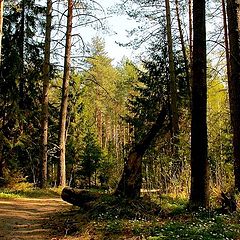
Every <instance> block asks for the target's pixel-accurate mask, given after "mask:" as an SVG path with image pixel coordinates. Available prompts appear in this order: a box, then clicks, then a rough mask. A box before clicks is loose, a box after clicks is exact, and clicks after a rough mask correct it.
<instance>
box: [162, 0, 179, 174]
mask: <svg viewBox="0 0 240 240" xmlns="http://www.w3.org/2000/svg"><path fill="white" fill-rule="evenodd" d="M165 4H166V20H167V42H168V58H169V75H170V116H171V123H172V131H171V133H172V136H171V137H172V152H173V158H174V164H173V165H174V166H173V173H174V174H175V173H177V172H179V169H180V166H179V161H178V144H179V138H178V135H179V126H178V107H177V86H176V75H175V67H174V56H173V42H172V29H171V13H170V12H171V9H170V4H169V0H166V1H165Z"/></svg>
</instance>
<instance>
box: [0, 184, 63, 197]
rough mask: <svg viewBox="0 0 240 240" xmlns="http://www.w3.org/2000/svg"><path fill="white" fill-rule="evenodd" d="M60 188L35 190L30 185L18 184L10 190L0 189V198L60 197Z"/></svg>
mask: <svg viewBox="0 0 240 240" xmlns="http://www.w3.org/2000/svg"><path fill="white" fill-rule="evenodd" d="M61 191H62V188H48V189H39V188H35V187H34V186H33V184H30V183H25V182H23V183H18V184H15V185H14V186H12V187H11V188H2V189H0V198H53V197H59V196H60V195H61Z"/></svg>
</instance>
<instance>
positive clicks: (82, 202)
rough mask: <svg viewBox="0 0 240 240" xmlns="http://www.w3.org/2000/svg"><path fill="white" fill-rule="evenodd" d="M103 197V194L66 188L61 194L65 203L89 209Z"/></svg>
mask: <svg viewBox="0 0 240 240" xmlns="http://www.w3.org/2000/svg"><path fill="white" fill-rule="evenodd" d="M101 196H102V193H98V192H92V191H89V190H86V189H78V188H70V187H65V188H64V189H63V190H62V193H61V197H62V199H63V200H64V201H66V202H68V203H71V204H73V205H75V206H79V207H89V205H91V203H92V202H94V201H96V200H98V199H99V198H100V197H101Z"/></svg>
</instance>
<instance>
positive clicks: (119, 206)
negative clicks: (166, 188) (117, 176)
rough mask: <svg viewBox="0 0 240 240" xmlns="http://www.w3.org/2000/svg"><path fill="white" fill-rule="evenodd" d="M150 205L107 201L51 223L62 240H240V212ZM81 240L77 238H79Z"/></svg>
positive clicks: (11, 194)
mask: <svg viewBox="0 0 240 240" xmlns="http://www.w3.org/2000/svg"><path fill="white" fill-rule="evenodd" d="M60 192H61V189H46V190H41V189H36V188H33V186H32V185H28V184H24V183H22V184H19V185H15V186H14V187H11V188H9V189H0V198H22V197H24V198H47V197H56V196H59V195H60ZM151 200H152V201H150V199H145V200H144V199H142V200H135V201H130V200H124V199H119V198H116V197H113V196H110V195H103V196H102V197H101V198H100V199H99V200H98V201H96V202H95V203H94V204H93V205H91V208H86V209H82V208H77V207H75V208H73V210H71V211H69V210H67V211H66V212H60V213H55V214H54V215H53V216H52V220H51V223H52V224H55V225H56V226H55V227H56V228H55V227H54V229H57V234H59V235H60V236H64V235H67V237H68V236H69V237H70V239H82V240H84V239H86V240H87V239H99V240H101V239H102V240H115V239H116V240H117V239H118V240H121V239H132V240H135V239H145V240H161V239H162V240H175V239H181V240H237V239H240V224H239V223H240V212H238V211H237V212H235V213H231V214H230V213H229V214H221V213H220V212H219V211H215V210H214V209H213V210H211V211H210V210H204V209H203V210H200V211H198V212H189V211H188V210H187V199H185V198H183V197H178V198H176V197H172V196H170V195H161V196H159V195H155V196H152V199H151ZM75 237H76V238H75Z"/></svg>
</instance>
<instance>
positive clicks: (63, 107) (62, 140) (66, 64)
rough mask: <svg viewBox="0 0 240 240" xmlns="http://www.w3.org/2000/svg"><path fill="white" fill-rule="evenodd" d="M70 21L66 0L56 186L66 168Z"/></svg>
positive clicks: (63, 180) (70, 5) (62, 183)
mask: <svg viewBox="0 0 240 240" xmlns="http://www.w3.org/2000/svg"><path fill="white" fill-rule="evenodd" d="M72 19H73V1H72V0H68V16H67V32H66V47H65V58H64V74H63V85H62V102H61V112H60V128H59V151H60V157H59V167H58V185H59V186H65V185H66V166H65V164H66V163H65V153H66V146H65V145H66V119H67V106H68V92H69V81H70V73H71V68H70V60H71V38H72Z"/></svg>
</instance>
